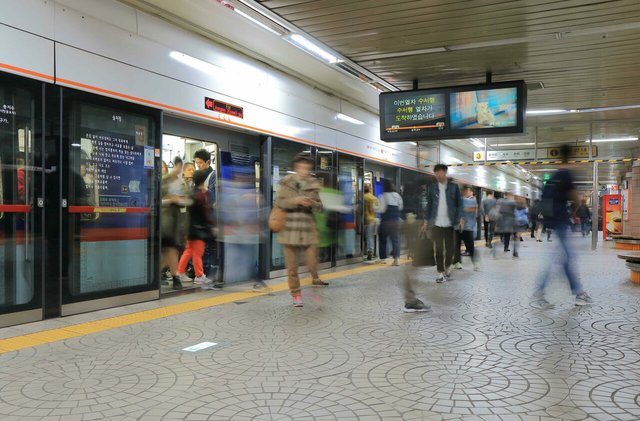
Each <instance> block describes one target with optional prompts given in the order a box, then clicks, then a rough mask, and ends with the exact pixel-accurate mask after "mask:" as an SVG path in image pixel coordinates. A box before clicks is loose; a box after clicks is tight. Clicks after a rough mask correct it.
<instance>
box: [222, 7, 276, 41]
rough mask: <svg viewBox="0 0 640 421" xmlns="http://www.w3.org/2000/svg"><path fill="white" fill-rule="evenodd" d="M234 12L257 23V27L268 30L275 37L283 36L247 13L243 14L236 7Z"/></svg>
mask: <svg viewBox="0 0 640 421" xmlns="http://www.w3.org/2000/svg"><path fill="white" fill-rule="evenodd" d="M233 11H234V12H236V13H237V14H239V15H240V16H242V17H243V18H245V19H247V20H250V21H251V22H253V23H255V24H256V25H258V26H259V27H261V28H262V29H266V30H267V31H269V32H271V33H272V34H275V35H278V36H280V35H282V34H281V33H280V32H278V31H276V30H275V29H273V28H271V27H270V26H269V25H265V24H264V23H262V22H260V21H259V20H258V19H256V18H254V17H252V16H249V15H247V14H246V13H245V12H243V11H242V10H240V9H238V8H237V7H235V8H234V9H233Z"/></svg>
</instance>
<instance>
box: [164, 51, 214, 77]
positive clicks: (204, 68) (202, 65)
mask: <svg viewBox="0 0 640 421" xmlns="http://www.w3.org/2000/svg"><path fill="white" fill-rule="evenodd" d="M169 57H171V58H172V59H174V60H177V61H179V62H180V63H182V64H186V65H187V66H189V67H193V68H194V69H197V70H200V71H201V72H205V73H211V72H224V69H223V68H222V67H220V66H216V65H215V64H211V63H209V62H206V61H203V60H200V59H199V58H195V57H191V56H190V55H187V54H184V53H181V52H179V51H172V52H171V53H169Z"/></svg>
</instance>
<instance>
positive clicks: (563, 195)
mask: <svg viewBox="0 0 640 421" xmlns="http://www.w3.org/2000/svg"><path fill="white" fill-rule="evenodd" d="M570 150H571V147H570V146H569V145H563V146H562V147H561V148H560V157H561V159H562V162H563V163H566V162H567V159H568V157H569V153H570ZM569 202H573V203H577V192H576V189H575V185H574V183H573V175H572V174H571V172H570V171H569V170H568V169H567V168H566V167H560V168H559V169H558V171H556V173H555V174H554V175H553V177H551V179H550V180H549V181H547V183H546V185H545V187H544V189H543V191H542V205H541V206H542V213H543V216H544V220H545V224H546V225H547V226H549V227H551V228H552V229H553V230H554V232H555V233H556V236H557V237H558V240H559V241H558V248H559V250H558V252H556V253H554V256H556V257H557V259H558V260H559V261H558V263H560V264H561V265H562V267H563V270H564V273H565V275H566V277H567V280H568V281H569V286H570V287H571V292H572V293H573V294H574V295H575V296H576V301H575V304H576V305H578V306H583V305H587V304H591V303H592V302H593V299H592V298H591V297H590V296H589V294H587V292H585V290H584V288H583V287H582V283H581V282H580V279H579V278H578V275H577V274H576V271H575V268H574V265H573V256H572V252H571V247H570V245H569V239H568V238H567V235H568V234H567V231H568V229H569V213H568V212H567V203H569ZM551 267H552V265H551V264H545V265H542V266H541V268H542V269H541V271H540V274H539V276H538V281H537V284H536V288H535V292H534V294H533V300H534V302H536V303H537V305H538V306H539V307H540V308H554V307H555V305H554V304H552V303H550V302H549V301H547V299H546V298H545V289H546V287H547V283H548V281H549V278H550V276H551Z"/></svg>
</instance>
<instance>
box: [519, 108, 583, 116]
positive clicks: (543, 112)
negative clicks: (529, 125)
mask: <svg viewBox="0 0 640 421" xmlns="http://www.w3.org/2000/svg"><path fill="white" fill-rule="evenodd" d="M570 112H575V110H561V109H551V110H527V115H540V114H564V113H570Z"/></svg>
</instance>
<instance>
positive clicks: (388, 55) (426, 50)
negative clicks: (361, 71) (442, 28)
mask: <svg viewBox="0 0 640 421" xmlns="http://www.w3.org/2000/svg"><path fill="white" fill-rule="evenodd" d="M447 51H449V50H448V49H447V48H446V47H435V48H424V49H421V50H409V51H398V52H397V53H383V54H371V55H369V54H366V55H363V56H362V57H358V58H357V60H358V61H369V60H382V59H386V58H398V57H409V56H418V55H422V54H433V53H446V52H447Z"/></svg>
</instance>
